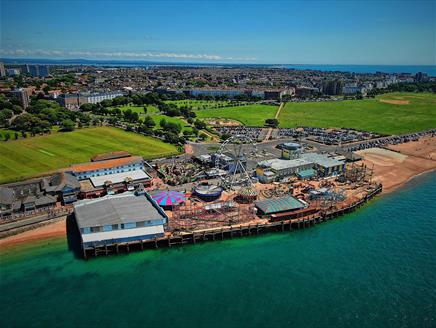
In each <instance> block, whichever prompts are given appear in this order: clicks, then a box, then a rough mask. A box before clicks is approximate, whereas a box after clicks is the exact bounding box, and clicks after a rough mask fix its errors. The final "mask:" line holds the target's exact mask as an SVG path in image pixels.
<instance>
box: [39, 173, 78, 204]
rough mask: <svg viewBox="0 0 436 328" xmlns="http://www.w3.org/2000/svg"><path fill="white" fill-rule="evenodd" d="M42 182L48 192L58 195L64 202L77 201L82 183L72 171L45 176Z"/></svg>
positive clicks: (43, 187)
mask: <svg viewBox="0 0 436 328" xmlns="http://www.w3.org/2000/svg"><path fill="white" fill-rule="evenodd" d="M41 183H42V189H44V190H45V192H46V194H48V195H51V196H56V197H58V199H59V201H61V202H62V203H63V204H71V203H74V202H75V201H77V196H78V195H79V192H80V183H79V181H78V180H77V178H76V177H75V176H74V175H72V174H71V173H68V172H59V173H56V174H55V175H53V176H51V177H47V178H43V179H42V181H41Z"/></svg>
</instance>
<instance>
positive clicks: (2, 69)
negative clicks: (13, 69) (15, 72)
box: [0, 62, 6, 77]
mask: <svg viewBox="0 0 436 328" xmlns="http://www.w3.org/2000/svg"><path fill="white" fill-rule="evenodd" d="M5 76H6V71H5V65H4V64H3V63H2V62H0V77H5Z"/></svg>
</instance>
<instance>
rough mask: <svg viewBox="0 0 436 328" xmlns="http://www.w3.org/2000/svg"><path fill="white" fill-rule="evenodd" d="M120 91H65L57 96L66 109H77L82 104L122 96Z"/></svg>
mask: <svg viewBox="0 0 436 328" xmlns="http://www.w3.org/2000/svg"><path fill="white" fill-rule="evenodd" d="M122 95H123V93H122V92H121V91H114V92H102V93H67V94H61V95H59V96H58V101H59V104H60V105H61V106H63V107H65V108H67V109H78V108H80V106H82V105H83V104H97V103H100V102H102V101H103V100H106V99H114V98H116V97H120V96H122Z"/></svg>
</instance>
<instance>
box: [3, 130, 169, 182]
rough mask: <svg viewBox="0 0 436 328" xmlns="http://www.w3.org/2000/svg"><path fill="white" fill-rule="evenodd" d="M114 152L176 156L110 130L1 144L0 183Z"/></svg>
mask: <svg viewBox="0 0 436 328" xmlns="http://www.w3.org/2000/svg"><path fill="white" fill-rule="evenodd" d="M117 150H124V151H128V152H129V153H131V154H133V155H140V156H143V157H144V158H147V159H150V158H156V157H163V156H167V155H171V154H176V153H177V149H176V148H175V147H174V146H173V145H170V144H166V143H163V142H162V141H160V140H158V139H155V138H151V137H144V136H141V135H139V134H136V133H133V132H125V131H123V130H120V129H116V128H112V127H97V128H87V129H81V130H76V131H73V132H68V133H56V134H52V135H46V136H37V137H32V138H27V139H20V140H12V141H7V142H0V158H1V160H0V183H5V182H10V181H17V180H22V179H25V178H29V177H33V176H37V175H40V174H42V173H46V172H51V171H54V170H56V169H60V168H64V167H68V166H69V165H71V164H73V163H80V162H87V161H89V159H90V157H91V156H93V155H96V154H100V153H105V152H110V151H117Z"/></svg>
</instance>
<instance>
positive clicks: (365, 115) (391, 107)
mask: <svg viewBox="0 0 436 328" xmlns="http://www.w3.org/2000/svg"><path fill="white" fill-rule="evenodd" d="M389 100H397V101H398V100H399V101H403V102H409V103H403V104H393V103H385V102H382V101H389ZM279 121H280V126H281V127H288V128H291V127H297V126H313V127H323V128H330V127H336V128H354V129H358V130H365V131H372V132H376V133H381V134H401V133H408V132H414V131H422V130H427V129H431V128H436V95H435V94H430V93H390V94H384V95H381V96H377V97H376V98H374V99H365V100H344V101H331V102H309V103H287V104H286V106H285V108H284V109H283V110H282V111H281V113H280V116H279Z"/></svg>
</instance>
